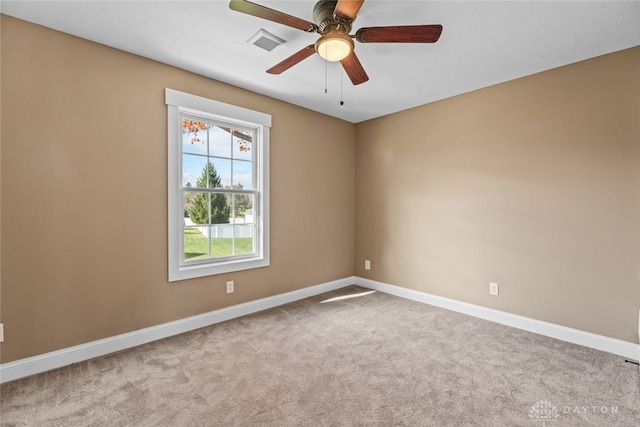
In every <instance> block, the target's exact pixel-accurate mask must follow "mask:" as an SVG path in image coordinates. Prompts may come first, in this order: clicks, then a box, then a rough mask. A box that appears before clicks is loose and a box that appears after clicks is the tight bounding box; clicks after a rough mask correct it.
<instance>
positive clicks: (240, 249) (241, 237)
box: [234, 224, 255, 255]
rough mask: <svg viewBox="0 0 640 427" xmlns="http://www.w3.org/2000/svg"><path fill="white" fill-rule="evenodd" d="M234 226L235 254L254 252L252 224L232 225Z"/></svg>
mask: <svg viewBox="0 0 640 427" xmlns="http://www.w3.org/2000/svg"><path fill="white" fill-rule="evenodd" d="M234 228H235V230H234V231H235V253H236V255H241V254H250V253H253V252H255V250H254V248H253V241H254V240H253V236H254V229H255V227H254V225H253V224H241V225H234Z"/></svg>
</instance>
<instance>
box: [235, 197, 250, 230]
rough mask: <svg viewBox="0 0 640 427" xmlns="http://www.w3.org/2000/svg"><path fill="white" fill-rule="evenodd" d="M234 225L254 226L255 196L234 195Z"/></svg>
mask: <svg viewBox="0 0 640 427" xmlns="http://www.w3.org/2000/svg"><path fill="white" fill-rule="evenodd" d="M232 197H233V198H232V200H233V208H234V221H233V223H234V224H247V223H250V224H253V197H254V196H253V194H233V195H232Z"/></svg>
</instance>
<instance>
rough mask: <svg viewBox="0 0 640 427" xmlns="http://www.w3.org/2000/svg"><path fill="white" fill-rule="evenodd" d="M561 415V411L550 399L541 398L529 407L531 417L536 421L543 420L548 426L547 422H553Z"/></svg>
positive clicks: (543, 425)
mask: <svg viewBox="0 0 640 427" xmlns="http://www.w3.org/2000/svg"><path fill="white" fill-rule="evenodd" d="M559 417H560V411H558V408H556V407H555V406H554V405H553V404H551V402H549V401H548V400H541V401H539V402H536V403H534V404H533V405H531V408H529V418H531V419H532V420H533V421H535V422H541V423H542V427H546V425H547V422H552V421H555V420H557V419H558V418H559Z"/></svg>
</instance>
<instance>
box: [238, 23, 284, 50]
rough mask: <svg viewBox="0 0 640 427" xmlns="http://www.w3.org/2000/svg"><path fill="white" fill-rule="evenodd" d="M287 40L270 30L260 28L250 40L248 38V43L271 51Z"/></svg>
mask: <svg viewBox="0 0 640 427" xmlns="http://www.w3.org/2000/svg"><path fill="white" fill-rule="evenodd" d="M286 42H287V41H286V40H284V39H281V38H280V37H278V36H276V35H274V34H271V33H270V32H268V31H266V30H263V29H260V30H259V31H258V32H257V33H255V34H254V35H253V36H252V37H251V38H250V39H249V40H247V43H251V44H253V45H256V46H258V47H259V48H261V49H264V50H266V51H269V52H271V51H272V50H273V49H275V48H276V47H278V46H280V45H281V44H283V43H286Z"/></svg>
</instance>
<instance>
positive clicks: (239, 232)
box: [184, 218, 255, 239]
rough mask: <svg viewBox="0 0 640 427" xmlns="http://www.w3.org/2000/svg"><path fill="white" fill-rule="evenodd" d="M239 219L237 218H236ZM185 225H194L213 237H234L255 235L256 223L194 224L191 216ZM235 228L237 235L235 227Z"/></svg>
mask: <svg viewBox="0 0 640 427" xmlns="http://www.w3.org/2000/svg"><path fill="white" fill-rule="evenodd" d="M236 221H237V220H236ZM184 225H185V226H186V227H193V228H196V229H198V231H200V232H201V233H202V235H204V236H205V237H210V238H213V239H219V238H228V239H230V238H232V237H253V235H254V230H255V224H237V223H236V224H235V225H234V224H214V225H200V224H194V223H193V221H191V218H185V219H184ZM234 228H235V236H234V233H233V231H234V230H233V229H234Z"/></svg>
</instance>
